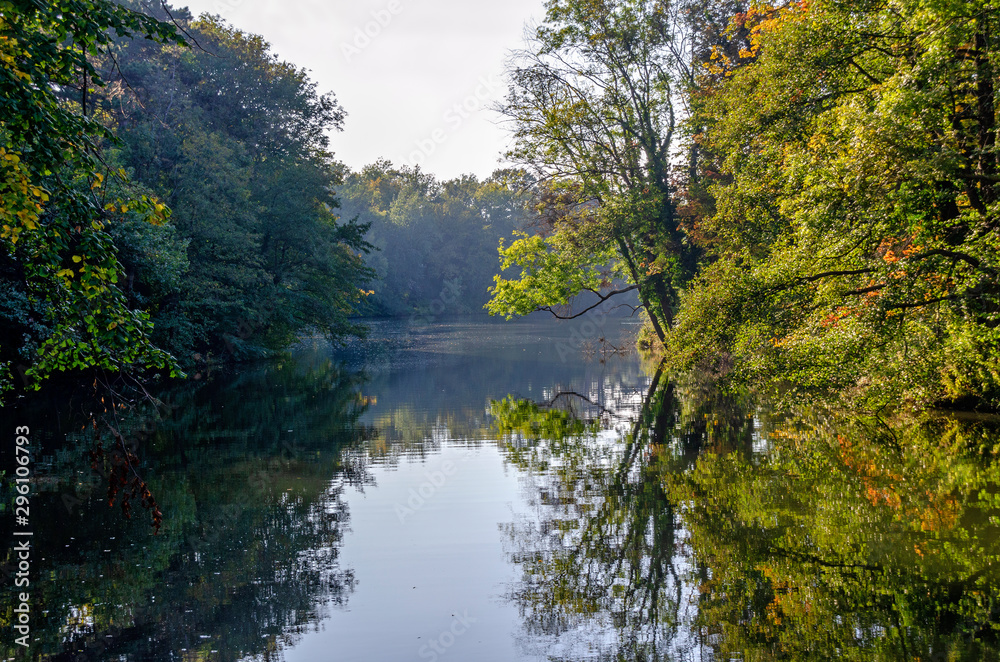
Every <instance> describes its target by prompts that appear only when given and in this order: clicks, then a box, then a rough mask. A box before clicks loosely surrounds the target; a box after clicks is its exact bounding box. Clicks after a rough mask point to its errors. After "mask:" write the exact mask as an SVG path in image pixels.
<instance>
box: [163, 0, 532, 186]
mask: <svg viewBox="0 0 1000 662" xmlns="http://www.w3.org/2000/svg"><path fill="white" fill-rule="evenodd" d="M185 4H186V5H187V6H188V7H189V8H190V9H191V12H192V13H193V14H195V15H196V16H197V15H200V14H202V13H211V14H217V15H219V16H221V17H222V18H223V19H225V20H226V21H227V22H228V23H230V24H231V25H233V26H234V27H237V28H239V29H241V30H243V31H245V32H251V33H255V34H259V35H261V36H263V37H264V38H265V39H266V40H267V41H268V42H270V44H271V50H272V52H273V53H276V54H277V55H278V57H279V58H280V59H282V60H285V61H287V62H291V63H293V64H295V65H296V66H298V67H304V68H305V69H308V70H309V72H310V77H311V78H312V80H314V81H316V83H317V84H318V87H319V90H320V91H321V92H333V93H334V94H335V95H336V97H337V100H338V101H339V102H340V104H341V106H343V108H344V110H346V111H347V118H346V120H345V122H344V131H343V132H335V133H333V134H331V147H332V149H333V151H334V152H335V154H336V157H337V158H338V159H339V160H341V161H343V162H344V163H346V164H347V165H348V166H349V167H351V168H352V169H354V170H359V169H361V168H362V167H363V166H365V165H367V164H369V163H372V162H374V161H375V160H376V159H378V158H387V159H389V160H391V161H392V162H393V163H394V164H396V165H403V164H406V165H419V166H420V168H421V170H423V171H425V172H430V173H432V174H434V175H436V176H437V177H438V178H439V179H451V178H453V177H458V176H459V175H462V174H468V173H471V174H475V175H477V176H478V177H479V178H481V179H482V178H484V177H487V176H488V175H489V174H490V173H491V172H493V171H494V170H495V169H497V168H499V167H502V165H503V164H502V162H501V161H500V159H501V155H502V153H503V151H504V149H506V147H507V146H508V142H509V130H508V129H507V128H505V127H504V126H503V123H502V121H501V118H500V116H499V115H497V113H496V112H495V111H492V110H490V108H489V107H490V105H492V104H494V103H496V102H498V101H501V100H502V99H503V97H504V93H505V92H506V84H505V82H504V78H503V73H504V63H505V61H506V59H507V57H508V55H509V53H510V51H511V50H513V49H516V48H519V47H521V46H522V45H523V44H524V34H525V26H526V25H530V24H535V23H537V22H538V21H540V20H541V18H542V17H543V15H544V7H543V0H501V1H500V2H497V1H496V0H190V1H189V2H187V3H184V2H177V3H176V5H185Z"/></svg>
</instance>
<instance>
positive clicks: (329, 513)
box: [2, 362, 366, 660]
mask: <svg viewBox="0 0 1000 662" xmlns="http://www.w3.org/2000/svg"><path fill="white" fill-rule="evenodd" d="M360 386H361V384H360V383H359V381H358V379H357V378H356V377H354V376H351V375H349V374H346V373H344V372H343V371H342V370H340V369H338V368H337V367H335V366H334V365H333V364H332V363H329V362H327V363H326V364H321V365H315V366H312V367H309V368H303V367H301V366H297V365H295V364H286V365H278V366H274V367H272V368H271V369H268V370H257V371H251V372H244V373H241V374H239V375H230V376H219V377H218V378H213V379H207V380H205V381H202V382H200V383H196V384H191V383H188V384H185V385H182V386H178V387H176V388H174V389H169V390H166V391H164V392H161V393H158V396H159V397H160V399H161V400H162V404H161V405H160V406H158V407H153V406H152V405H147V406H145V407H143V408H142V409H140V410H138V411H133V412H130V413H124V414H122V419H121V426H122V429H123V431H125V432H126V434H127V435H129V436H132V435H136V436H138V437H141V438H142V439H143V441H144V443H143V444H142V450H141V453H142V455H143V459H144V465H143V466H142V467H139V470H140V471H141V472H143V473H144V475H145V477H146V479H147V480H148V482H149V485H150V488H151V489H152V491H153V493H154V494H155V495H156V497H157V500H158V501H159V503H160V504H162V505H163V508H164V509H165V510H166V511H167V517H166V519H165V522H164V527H163V529H162V530H161V532H160V533H159V535H155V536H154V535H152V532H151V530H150V526H149V523H148V521H147V520H146V519H145V517H144V515H145V514H144V513H142V512H141V509H139V508H138V507H137V508H136V509H135V511H136V512H135V514H134V516H133V518H132V519H131V520H124V519H123V518H122V516H121V513H120V512H119V511H118V510H117V509H109V508H108V507H107V505H106V503H105V502H106V495H105V492H106V489H107V484H106V482H104V483H102V482H101V479H100V478H97V477H94V478H91V477H90V475H89V472H85V471H83V470H82V468H81V462H80V458H81V456H82V455H83V453H84V451H85V450H86V449H87V448H88V447H89V445H90V443H91V441H90V440H89V439H88V438H87V437H84V436H81V437H78V438H76V439H75V443H74V439H70V440H69V442H68V445H67V446H64V447H63V448H62V449H61V450H60V451H59V453H58V454H57V455H56V456H55V458H54V459H53V460H52V464H51V465H50V466H47V467H45V466H39V467H38V471H39V473H40V474H43V475H42V476H41V479H40V481H39V482H40V485H39V487H38V491H37V492H36V494H35V495H34V497H33V500H32V513H33V517H32V525H33V529H34V536H33V541H34V543H35V545H36V548H35V559H36V560H35V563H36V566H35V567H36V570H35V572H36V573H37V575H33V578H35V577H37V579H35V581H33V583H32V586H31V596H32V600H33V610H32V614H33V616H34V619H33V622H32V637H33V639H34V641H35V644H34V646H32V647H31V649H30V650H29V651H27V652H28V653H29V654H30V656H31V657H33V658H36V659H37V658H39V657H41V658H45V659H54V660H62V659H65V660H110V659H127V660H177V659H189V660H195V659H212V660H239V659H243V658H245V657H247V656H260V657H261V658H262V659H275V654H276V652H277V651H278V650H279V648H281V647H285V646H288V645H289V644H291V643H293V642H294V640H295V638H296V637H297V636H298V635H299V634H300V633H301V631H302V630H303V628H307V627H308V626H309V625H310V624H314V623H316V622H317V621H318V620H320V619H321V618H322V617H323V615H324V613H326V612H327V611H328V608H329V606H330V605H331V604H337V603H340V602H343V601H344V600H346V599H347V598H348V597H349V595H350V594H351V591H352V589H353V585H354V582H353V577H352V574H351V572H350V571H349V570H345V569H343V568H341V567H340V566H339V563H338V554H339V547H340V543H341V540H342V536H343V532H344V528H345V526H346V523H347V520H348V512H347V510H346V508H345V506H344V502H343V491H344V489H345V487H346V486H347V485H351V484H358V483H361V482H364V481H365V476H366V469H365V467H364V466H363V464H359V462H358V458H357V456H350V454H349V453H345V451H346V450H347V449H350V448H351V447H352V446H354V445H356V444H358V443H361V442H362V441H363V439H364V437H365V435H366V428H365V427H364V426H359V425H357V420H358V417H359V416H360V415H361V414H362V413H363V411H364V406H363V404H361V399H360ZM17 416H19V417H20V418H21V420H34V421H43V420H44V417H43V416H42V415H41V413H40V412H34V411H32V410H31V409H30V407H29V408H28V409H24V410H21V411H19V412H18V413H17ZM38 427H39V428H41V427H42V426H41V425H39V426H38ZM349 456H350V457H349ZM345 458H348V459H349V460H350V461H349V462H345ZM40 464H41V463H40ZM67 476H77V480H69V481H67V480H65V477H67ZM4 496H5V497H6V496H9V495H4ZM4 500H5V501H6V502H8V503H9V500H7V499H4ZM9 519H10V518H5V521H4V526H5V527H7V528H8V530H7V531H5V532H4V533H6V534H7V536H9V534H10V530H9V527H10V526H11V524H12V523H11V522H10V521H7V520H9ZM7 539H9V537H8V538H7ZM6 562H7V563H10V557H9V556H8V558H7V560H6ZM13 598H14V594H13V592H9V591H8V592H4V594H3V599H4V604H3V605H2V609H3V610H4V611H5V612H6V613H10V609H12V608H13V605H12V604H11V601H12V600H13ZM11 640H12V638H11V637H5V638H4V644H3V645H4V647H5V648H4V652H5V653H6V656H7V657H14V656H15V655H17V656H19V658H18V659H21V656H23V655H24V653H25V651H23V650H18V649H17V648H14V647H13V646H12V641H11Z"/></svg>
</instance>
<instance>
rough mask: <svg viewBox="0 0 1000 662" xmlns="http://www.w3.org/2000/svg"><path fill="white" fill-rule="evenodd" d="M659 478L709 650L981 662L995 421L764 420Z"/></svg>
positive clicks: (990, 604)
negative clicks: (676, 512) (697, 568)
mask: <svg viewBox="0 0 1000 662" xmlns="http://www.w3.org/2000/svg"><path fill="white" fill-rule="evenodd" d="M757 441H758V443H757V444H756V450H755V451H754V452H747V451H746V450H745V449H740V450H727V449H718V451H717V452H709V453H704V454H703V455H702V456H701V457H700V458H699V461H698V463H697V465H696V466H695V467H694V468H693V469H692V470H691V471H689V472H685V473H683V474H677V473H672V474H667V475H666V477H665V482H666V484H667V485H668V493H669V494H670V496H671V498H673V499H674V500H675V502H678V503H682V504H684V509H685V515H684V521H685V526H686V527H687V528H688V530H689V531H690V549H691V552H692V554H693V556H694V557H695V558H696V559H697V561H698V563H699V564H700V565H701V566H703V567H704V568H705V570H706V572H705V579H704V580H703V581H701V582H700V585H699V591H700V595H701V599H700V607H699V617H698V623H699V625H701V626H703V627H705V628H706V630H707V631H709V632H711V633H712V639H713V647H714V648H715V649H716V650H718V651H719V652H720V653H721V654H722V657H727V656H729V655H730V654H732V653H735V652H741V653H743V655H745V656H746V658H747V659H760V658H771V657H775V656H777V655H779V654H780V655H782V656H785V657H787V658H788V659H826V658H831V659H832V658H840V659H844V658H846V659H866V660H908V659H921V660H984V659H996V658H997V655H998V652H997V651H998V649H997V634H998V632H1000V629H998V628H1000V621H998V617H1000V591H998V585H997V578H998V577H997V574H998V572H1000V563H998V560H1000V557H998V555H1000V541H998V536H997V534H998V525H1000V518H998V516H1000V461H998V460H1000V458H998V451H1000V446H998V441H1000V426H998V424H997V422H996V421H993V420H989V421H987V420H979V421H969V420H959V419H956V418H947V417H941V418H935V419H931V420H928V421H923V422H911V423H906V424H896V425H891V426H890V425H887V424H886V423H885V422H883V421H881V420H880V419H877V418H874V419H870V420H868V419H865V418H861V417H858V416H849V415H844V414H842V413H831V412H823V411H799V412H795V414H794V416H789V415H787V414H786V415H784V416H764V417H762V419H761V429H760V430H759V433H758V436H757Z"/></svg>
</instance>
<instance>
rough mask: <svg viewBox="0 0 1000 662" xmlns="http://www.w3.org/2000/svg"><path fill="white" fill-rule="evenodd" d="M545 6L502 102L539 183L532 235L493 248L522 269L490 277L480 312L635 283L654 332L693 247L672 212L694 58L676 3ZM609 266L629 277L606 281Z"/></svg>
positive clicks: (514, 311)
mask: <svg viewBox="0 0 1000 662" xmlns="http://www.w3.org/2000/svg"><path fill="white" fill-rule="evenodd" d="M546 7H547V13H546V19H545V22H544V23H543V24H542V25H541V26H539V28H538V29H537V30H536V31H535V34H534V35H533V39H532V40H531V42H530V43H529V45H528V47H527V48H526V49H525V50H524V51H522V52H520V53H519V54H518V56H517V60H516V64H515V66H514V67H513V69H512V70H511V72H510V78H511V92H510V94H509V96H508V98H507V100H506V102H505V103H504V104H503V106H502V107H501V108H500V110H501V112H502V113H503V114H504V115H505V116H507V117H508V118H509V119H510V120H512V122H513V125H514V147H513V149H512V150H511V151H510V152H509V153H508V158H510V159H512V160H513V161H515V162H517V163H522V164H524V165H526V166H527V167H530V168H532V169H533V170H534V171H536V172H537V175H538V178H539V179H540V181H542V182H545V184H546V185H545V187H544V192H543V194H542V195H541V196H540V200H539V207H540V209H541V214H540V222H541V224H542V228H543V230H542V232H541V233H540V234H541V235H542V236H543V238H542V239H541V240H538V239H535V238H528V237H525V238H522V239H518V240H515V241H514V242H513V243H512V244H511V245H510V246H509V247H506V248H505V247H503V246H501V259H502V262H503V267H504V268H506V267H511V266H517V267H520V269H521V273H520V274H514V277H513V278H509V279H508V278H503V277H500V276H498V277H497V279H496V284H495V286H494V288H493V290H492V294H493V299H492V301H491V302H490V304H489V310H490V312H491V313H493V314H504V315H507V316H508V317H509V316H513V315H524V314H527V313H529V312H531V311H532V310H536V309H540V308H548V309H550V311H551V306H553V305H561V304H565V303H566V302H567V300H568V297H570V296H573V295H575V294H577V293H579V292H580V291H581V290H587V289H589V290H592V291H595V292H596V293H597V294H598V296H599V297H601V298H602V299H603V298H607V297H609V296H613V295H615V294H617V293H620V292H624V291H630V290H632V289H637V290H638V292H639V296H640V299H641V301H642V304H643V306H644V307H645V309H646V312H647V313H648V315H649V318H650V321H651V323H652V325H653V328H654V329H655V332H656V335H657V336H658V337H659V338H660V339H661V340H662V339H663V338H664V337H665V332H666V330H667V329H668V328H669V327H670V325H671V324H672V322H673V317H674V312H675V307H676V303H677V301H676V298H677V290H678V288H679V287H680V286H681V285H682V284H683V283H684V282H686V280H687V279H688V278H690V276H691V275H692V273H693V269H694V267H695V264H696V258H697V252H696V251H695V249H694V247H693V246H692V244H691V243H690V242H689V241H688V240H687V238H686V237H685V234H684V232H683V230H682V228H681V227H680V224H679V222H678V216H677V210H676V199H675V195H676V190H675V185H674V182H673V170H674V168H673V165H672V158H673V154H674V151H675V150H676V149H677V147H678V144H677V135H678V122H679V120H680V119H681V117H680V115H681V112H682V107H681V92H683V91H684V86H685V73H686V72H687V71H688V69H689V67H690V65H691V59H690V55H689V54H688V52H687V49H688V47H689V44H688V43H686V42H685V41H684V40H683V39H682V38H681V32H682V30H681V25H682V19H681V17H680V15H679V13H678V12H679V10H680V7H679V6H677V5H674V4H672V3H668V2H664V1H648V0H622V1H612V0H607V1H601V2H581V1H578V0H551V1H550V2H548V3H547V4H546ZM616 277H624V278H625V279H627V280H628V281H629V282H630V283H631V285H632V287H615V286H614V284H613V283H614V279H615V278H616ZM609 289H610V290H611V291H610V292H608V291H607V290H609ZM602 291H603V293H602ZM551 312H553V313H555V311H551Z"/></svg>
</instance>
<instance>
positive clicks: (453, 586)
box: [0, 322, 1000, 662]
mask: <svg viewBox="0 0 1000 662" xmlns="http://www.w3.org/2000/svg"><path fill="white" fill-rule="evenodd" d="M567 333H568V332H567V331H565V330H561V327H560V328H557V329H556V330H555V331H554V330H553V328H552V327H546V326H545V325H537V324H521V325H512V326H503V327H501V326H500V325H495V324H479V323H465V322H454V323H447V324H438V325H434V326H431V327H424V328H420V329H416V330H415V329H408V328H406V325H405V324H399V323H395V324H388V323H386V324H381V325H377V326H376V329H375V331H374V333H373V341H372V342H373V344H372V345H370V346H368V347H370V348H374V350H373V351H369V349H364V348H362V347H348V348H347V350H345V351H343V352H341V353H339V354H337V355H336V360H333V358H334V356H335V355H334V354H333V353H331V351H330V349H329V348H327V347H324V346H320V345H316V346H314V347H303V348H302V349H301V351H300V352H299V353H298V354H297V355H296V357H295V358H294V359H293V360H292V359H290V360H287V361H284V362H279V363H275V364H273V365H269V366H266V367H263V368H259V369H253V370H242V371H237V372H234V373H231V374H223V373H217V374H206V375H203V376H202V379H201V380H200V381H191V382H187V383H184V384H178V385H173V386H169V387H165V388H162V389H160V390H158V391H156V392H155V395H156V396H157V397H158V398H159V399H160V401H161V404H159V405H157V406H154V405H150V404H147V405H144V406H142V407H140V408H138V409H133V410H127V411H125V410H123V411H121V412H119V415H118V419H116V421H115V425H116V426H117V427H118V429H120V430H121V431H122V432H123V433H124V435H125V436H126V437H129V438H135V439H137V440H139V442H140V443H139V456H140V458H141V466H139V467H138V470H139V471H140V472H141V474H142V475H143V477H144V478H145V479H146V480H147V481H148V482H149V485H150V487H151V489H152V491H153V493H154V494H155V495H156V497H157V500H158V502H159V503H160V504H161V507H162V508H163V510H164V513H165V519H164V526H163V529H162V530H161V532H160V533H159V535H155V536H154V535H152V532H151V529H150V526H149V520H148V514H147V513H144V512H143V511H142V510H141V509H140V508H138V507H135V508H134V514H133V518H132V519H131V520H125V519H124V518H123V517H122V514H121V512H120V510H118V509H117V508H114V509H110V508H108V507H107V502H106V493H107V487H108V485H107V482H106V476H105V478H102V477H100V476H97V475H94V474H93V473H92V472H91V471H90V470H89V468H88V467H87V466H86V464H85V463H83V462H82V458H83V457H84V456H85V454H86V451H87V450H89V448H90V447H91V444H92V443H93V439H92V438H91V437H90V436H88V435H89V434H90V432H89V431H80V430H79V424H80V420H81V419H80V417H79V415H78V414H80V412H81V411H83V413H84V414H85V413H86V407H85V406H84V403H85V402H86V400H85V399H83V398H81V397H79V396H75V399H73V400H68V399H67V398H66V397H65V396H63V395H59V396H55V395H51V394H49V395H48V396H46V394H44V393H43V394H41V397H39V398H38V399H34V400H32V401H29V402H25V403H24V404H23V405H22V406H21V409H19V410H17V411H13V412H3V416H4V419H5V421H6V420H8V414H9V415H10V420H15V419H16V420H18V421H31V422H32V425H33V427H34V428H35V429H36V430H37V431H38V436H37V437H36V439H37V441H38V443H39V444H40V452H39V453H38V457H37V458H36V460H35V464H34V467H35V472H36V475H37V476H38V477H39V480H38V484H37V486H36V492H35V494H34V496H33V500H32V525H33V529H34V533H35V535H34V538H33V540H34V542H35V543H36V545H37V547H36V550H35V551H36V557H35V559H36V561H35V563H36V565H35V566H33V572H34V573H36V574H35V575H34V579H33V584H32V598H31V599H32V614H33V619H34V620H33V628H32V636H33V638H34V645H33V647H32V648H31V649H30V650H29V651H21V650H19V649H16V648H14V647H13V646H12V645H11V641H12V637H10V638H5V639H4V640H3V644H2V645H3V646H4V648H3V652H4V653H5V654H6V655H5V657H16V658H17V659H27V658H31V659H53V660H111V659H114V660H128V661H140V660H168V659H170V660H227V661H228V660H233V661H235V660H247V661H249V660H278V659H287V660H289V662H298V661H300V660H301V661H302V662H313V661H314V660H323V661H325V660H329V659H337V660H381V659H386V660H389V659H391V660H407V659H413V660H419V659H430V658H429V653H430V652H434V653H435V654H436V655H437V656H438V658H439V659H441V660H443V662H447V660H464V659H475V660H477V661H480V662H489V661H492V660H496V661H497V662H504V661H507V660H515V659H516V660H522V661H529V660H530V661H535V660H538V661H541V660H547V661H554V660H567V661H570V660H572V661H578V660H636V661H638V660H646V661H653V660H695V659H698V660H730V659H740V660H770V659H789V660H798V659H803V660H804V659H809V660H813V659H827V658H831V659H832V658H837V659H857V660H915V659H921V660H980V659H997V657H998V654H997V649H998V643H997V636H998V622H1000V591H998V588H997V585H998V582H997V580H998V579H1000V578H998V576H997V573H998V570H1000V543H998V533H1000V531H998V528H1000V445H998V441H1000V422H998V421H997V420H995V419H991V418H986V417H980V418H977V419H958V418H954V417H950V418H949V417H935V418H928V419H926V420H921V421H895V422H887V421H884V420H882V419H880V418H877V417H874V418H864V417H862V416H859V415H857V414H851V413H844V412H837V411H824V410H820V409H809V410H799V411H795V412H773V411H769V410H767V409H766V407H765V406H764V405H763V404H762V401H760V400H758V401H757V402H756V403H755V404H751V403H750V402H748V401H747V400H745V399H742V398H735V397H730V396H728V395H726V394H724V393H720V392H718V391H717V390H716V389H714V388H713V387H712V384H711V383H710V381H707V380H701V379H698V378H696V377H691V378H688V379H687V380H685V381H680V382H678V381H677V380H675V379H668V377H667V375H664V374H662V373H661V372H659V371H657V370H656V368H655V366H653V368H652V369H649V370H648V372H643V370H642V369H641V368H640V364H639V361H638V360H637V358H636V357H634V356H632V357H623V356H620V355H618V354H614V353H612V354H608V353H601V352H598V351H594V352H592V353H591V354H590V360H589V361H588V360H587V359H586V356H584V357H583V358H581V359H580V360H576V361H567V360H565V356H564V355H563V353H560V352H559V351H556V349H555V348H554V341H553V338H556V340H558V339H559V338H560V337H561V336H565V335H566V334H567ZM602 333H606V334H608V335H609V337H610V336H611V329H610V328H608V329H605V330H602ZM560 334H561V336H560ZM612 342H613V343H614V345H615V346H620V345H621V344H622V342H621V340H620V339H619V338H613V340H612ZM375 350H377V351H375ZM59 402H63V403H66V402H74V403H77V405H75V409H76V411H77V415H74V414H72V413H67V411H70V410H71V409H72V408H69V407H66V406H63V407H62V408H59V406H58V403H59ZM91 404H92V403H91ZM74 416H75V417H74ZM70 429H72V430H74V432H73V433H72V434H70V435H68V436H66V431H67V430H70ZM0 452H4V453H6V452H7V451H6V450H4V449H0ZM5 460H6V461H8V465H7V466H8V471H9V467H10V463H9V462H10V460H11V458H10V457H9V455H7V456H5ZM449 467H452V468H453V469H454V470H451V469H449ZM105 470H106V468H105ZM8 475H9V474H8ZM3 489H4V490H5V492H4V493H3V494H2V495H0V503H4V504H9V503H10V498H11V493H10V485H9V484H5V486H4V488H3ZM421 490H424V491H423V492H421ZM415 494H416V495H417V497H419V498H417V497H415V496H414V495H415ZM5 514H7V515H9V513H5ZM10 519H11V518H10V517H9V516H8V517H3V518H0V532H2V534H4V535H5V536H6V538H5V539H7V540H10V539H11V537H10V533H11V530H12V522H11V521H9V520H10ZM498 526H499V529H498ZM5 549H7V550H8V551H7V552H5V555H6V556H5V557H4V563H5V564H6V567H7V568H8V569H9V567H10V563H11V562H12V557H11V555H10V554H11V552H10V551H9V550H10V545H7V546H6V547H5ZM14 595H15V594H14V593H13V592H12V591H8V592H5V593H4V594H3V596H2V600H3V602H2V603H0V608H2V609H3V612H2V613H6V614H8V618H9V614H10V613H11V609H12V608H13V606H14V604H13V600H14ZM458 615H463V618H467V619H468V621H469V623H468V625H469V626H468V627H466V626H465V625H463V628H464V629H462V636H454V634H448V632H451V630H450V629H449V628H450V627H451V625H452V623H453V622H454V619H455V618H457V617H458ZM472 619H474V621H473V620H472ZM8 622H9V621H8ZM8 627H9V626H8ZM445 644H447V645H445ZM434 646H437V647H440V648H441V652H440V653H438V652H437V650H436V649H435V648H434ZM25 653H27V655H25Z"/></svg>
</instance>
